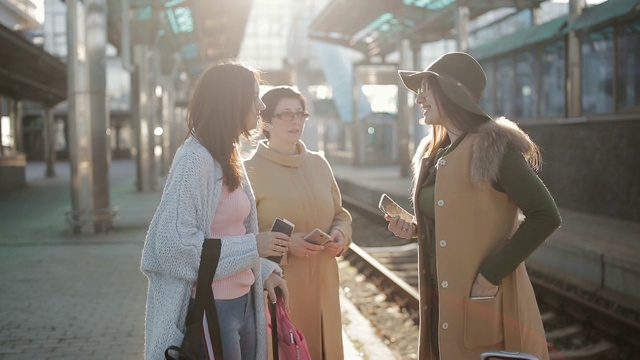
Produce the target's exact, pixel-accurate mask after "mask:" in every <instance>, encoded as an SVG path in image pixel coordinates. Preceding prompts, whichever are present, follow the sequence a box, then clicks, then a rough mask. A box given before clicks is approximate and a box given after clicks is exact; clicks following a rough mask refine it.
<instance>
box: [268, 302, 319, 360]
mask: <svg viewBox="0 0 640 360" xmlns="http://www.w3.org/2000/svg"><path fill="white" fill-rule="evenodd" d="M269 312H270V315H271V316H270V317H271V323H270V324H269V325H270V327H271V336H272V347H273V358H274V359H278V360H312V359H311V355H310V354H309V347H308V345H307V340H306V339H305V338H304V335H303V334H302V331H300V330H298V329H297V328H296V327H295V326H294V325H293V323H292V322H291V319H290V318H289V313H288V312H287V310H286V308H285V306H284V300H283V299H282V297H281V296H278V300H277V301H276V304H273V303H271V302H269Z"/></svg>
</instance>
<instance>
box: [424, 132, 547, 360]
mask: <svg viewBox="0 0 640 360" xmlns="http://www.w3.org/2000/svg"><path fill="white" fill-rule="evenodd" d="M511 125H512V126H515V124H510V125H509V126H511ZM488 126H500V124H499V123H498V124H496V123H493V122H492V123H491V124H489V125H488ZM494 130H496V129H494ZM505 131H506V135H505V134H504V133H503V131H502V130H501V129H500V128H498V129H497V130H496V131H495V133H496V134H498V136H511V137H516V138H517V137H518V136H521V134H520V132H519V129H518V130H513V129H511V130H509V129H507V130H505ZM522 135H523V134H522ZM481 136H482V135H479V134H469V135H467V136H466V138H464V139H463V140H462V142H460V144H459V145H458V147H457V148H455V149H454V150H453V151H452V152H450V153H449V154H447V155H445V156H444V157H443V158H442V159H441V160H440V161H438V165H437V166H438V171H437V173H436V182H435V193H434V195H435V198H434V199H435V205H434V207H435V224H434V222H431V221H429V220H426V219H424V218H422V217H421V214H420V212H419V209H418V208H417V206H416V209H415V210H416V218H417V219H418V244H419V248H420V251H419V269H420V279H419V290H420V308H421V314H420V336H419V338H420V344H419V359H420V360H427V359H432V358H433V357H432V352H433V350H434V349H433V348H434V347H436V346H437V351H438V352H439V355H440V359H443V360H449V359H454V360H464V359H469V360H477V359H479V358H480V354H481V353H482V352H484V351H488V350H509V351H519V352H526V353H530V354H534V355H536V356H538V357H539V358H540V359H541V360H543V359H548V358H549V355H548V351H547V345H546V339H545V335H544V329H543V325H542V321H541V318H540V312H539V310H538V306H537V303H536V299H535V297H534V292H533V289H532V286H531V283H530V281H529V277H528V275H527V272H526V269H525V267H524V264H523V263H521V264H520V265H519V266H518V268H517V269H516V270H515V271H514V272H512V273H511V274H510V275H508V276H507V277H506V278H504V279H503V280H502V282H501V283H500V290H499V292H498V294H497V296H496V297H495V298H493V299H487V300H475V299H470V297H469V294H470V291H471V286H472V284H473V282H474V279H475V277H476V275H477V274H478V271H479V268H480V265H481V264H482V262H483V260H484V259H486V258H487V256H489V254H491V253H493V252H495V251H496V250H497V249H499V248H500V246H501V245H502V243H503V242H504V241H506V240H507V239H508V238H510V236H511V235H512V234H513V232H514V231H515V229H516V228H517V225H518V219H517V210H518V209H517V207H516V205H515V204H514V203H513V202H512V201H511V200H509V198H508V197H507V196H506V195H505V194H504V193H502V192H499V191H497V190H495V189H494V188H493V187H492V186H491V183H490V181H484V182H483V181H480V182H478V181H477V179H473V177H474V175H477V174H472V171H473V170H472V169H473V168H474V164H473V162H474V161H477V156H474V153H475V155H477V151H478V150H477V149H475V146H477V143H478V142H479V141H484V140H486V139H482V138H481ZM524 136H526V135H524ZM516 140H517V139H516ZM527 140H528V139H527ZM508 142H509V141H507V142H506V143H508ZM498 161H499V160H498ZM425 165H426V159H423V160H422V163H421V166H420V169H419V171H418V179H417V182H416V183H417V184H422V183H423V181H424V180H425V175H426V172H427V171H426V170H427V169H425V168H426V166H425ZM476 165H477V164H476ZM480 180H482V179H480ZM418 190H419V189H418ZM417 193H418V191H416V194H414V204H417ZM433 226H435V231H433V228H432V227H433ZM432 236H435V237H434V238H431V237H432ZM430 251H431V252H435V258H436V267H435V268H436V273H435V279H436V284H435V286H437V289H435V288H433V287H432V285H431V281H432V276H431V275H432V272H431V271H430V270H429V263H428V259H427V256H428V255H427V254H428V253H429V252H430ZM434 291H437V292H434ZM436 294H437V295H436ZM434 297H437V302H438V319H437V320H436V319H431V318H430V316H431V315H430V314H431V313H430V312H429V309H430V307H431V306H435V305H434V303H433V301H432V300H433V299H434ZM436 321H437V323H436ZM431 331H434V332H435V334H437V340H436V343H433V342H432V341H431V339H432V338H433V337H432V335H435V334H431Z"/></svg>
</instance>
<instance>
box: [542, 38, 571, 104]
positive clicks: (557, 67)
mask: <svg viewBox="0 0 640 360" xmlns="http://www.w3.org/2000/svg"><path fill="white" fill-rule="evenodd" d="M564 59H565V45H564V40H560V41H557V42H555V43H552V44H549V45H547V46H545V47H544V48H542V53H541V56H540V115H541V116H542V117H545V116H546V117H552V116H565V97H566V96H565V94H566V91H565V84H566V82H565V78H566V75H565V74H566V72H565V63H564Z"/></svg>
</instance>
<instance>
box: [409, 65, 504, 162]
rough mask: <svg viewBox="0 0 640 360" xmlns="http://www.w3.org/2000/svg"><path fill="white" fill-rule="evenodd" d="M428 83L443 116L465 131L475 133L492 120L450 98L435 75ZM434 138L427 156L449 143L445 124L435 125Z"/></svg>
mask: <svg viewBox="0 0 640 360" xmlns="http://www.w3.org/2000/svg"><path fill="white" fill-rule="evenodd" d="M427 84H428V85H429V89H431V92H432V93H433V97H434V98H435V100H436V106H438V110H439V111H440V114H441V115H442V117H444V118H447V120H448V121H451V124H452V125H453V126H455V127H456V128H457V129H459V130H461V131H462V132H463V133H473V132H475V131H476V130H477V129H478V128H479V127H480V126H481V125H482V124H484V123H486V122H487V121H491V120H489V118H487V117H486V116H484V115H480V114H476V113H472V112H470V111H467V110H465V109H463V108H461V107H460V106H458V105H457V104H456V103H454V102H453V101H451V99H449V98H448V97H447V95H445V94H444V92H443V91H442V88H441V87H440V83H439V82H438V80H437V79H435V78H434V77H433V76H428V77H427ZM432 138H433V141H432V142H431V144H429V146H428V147H427V149H426V153H427V156H433V155H435V153H436V151H437V150H438V149H439V148H441V147H444V146H447V145H449V137H448V136H447V131H446V129H445V127H444V126H443V125H434V126H433V137H432ZM422 155H424V154H422Z"/></svg>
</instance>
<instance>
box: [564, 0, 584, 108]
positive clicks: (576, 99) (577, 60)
mask: <svg viewBox="0 0 640 360" xmlns="http://www.w3.org/2000/svg"><path fill="white" fill-rule="evenodd" d="M585 7H586V1H585V0H570V1H569V24H571V23H573V22H574V21H576V20H577V19H578V18H579V17H580V15H581V14H582V11H583V10H584V8H585ZM581 69H582V55H581V52H580V39H578V36H577V35H576V33H575V32H573V31H572V32H570V33H569V34H568V42H567V76H568V78H567V117H570V118H572V117H578V116H580V115H581V114H582V80H581Z"/></svg>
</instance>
